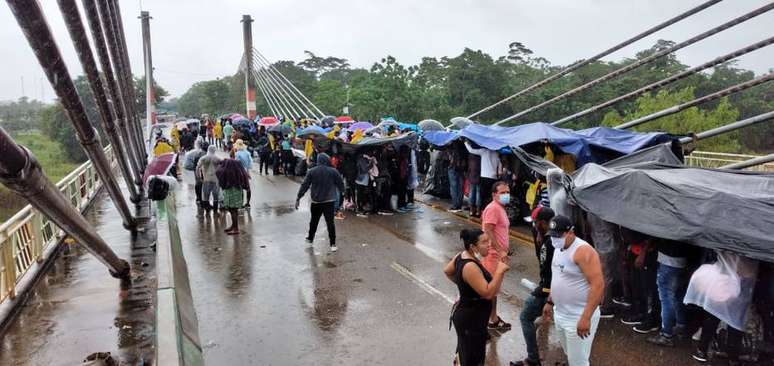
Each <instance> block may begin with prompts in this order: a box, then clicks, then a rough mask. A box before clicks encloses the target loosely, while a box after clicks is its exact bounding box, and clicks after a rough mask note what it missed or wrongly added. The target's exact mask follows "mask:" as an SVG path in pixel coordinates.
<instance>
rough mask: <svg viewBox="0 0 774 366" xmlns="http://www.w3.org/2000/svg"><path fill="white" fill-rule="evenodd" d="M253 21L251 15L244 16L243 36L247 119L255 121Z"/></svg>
mask: <svg viewBox="0 0 774 366" xmlns="http://www.w3.org/2000/svg"><path fill="white" fill-rule="evenodd" d="M252 23H253V19H252V18H251V17H250V16H249V15H242V36H243V38H244V44H245V70H246V71H245V102H246V104H247V118H249V119H250V120H253V119H255V116H256V115H257V114H258V112H257V111H256V110H255V109H256V107H255V79H254V77H253V75H252V72H251V71H252V70H253V25H252Z"/></svg>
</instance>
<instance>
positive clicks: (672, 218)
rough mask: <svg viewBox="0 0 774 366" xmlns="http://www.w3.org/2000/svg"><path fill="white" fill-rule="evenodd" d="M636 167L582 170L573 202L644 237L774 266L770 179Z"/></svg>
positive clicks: (731, 172) (576, 177)
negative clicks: (768, 263) (729, 252)
mask: <svg viewBox="0 0 774 366" xmlns="http://www.w3.org/2000/svg"><path fill="white" fill-rule="evenodd" d="M637 166H638V168H636V169H635V168H625V167H624V168H610V167H603V166H600V165H597V164H587V165H585V166H583V167H582V168H581V169H579V170H578V171H576V172H575V173H574V174H573V177H572V178H573V188H572V191H571V196H572V199H573V200H574V202H575V203H576V204H577V205H578V206H580V207H581V208H582V209H583V210H585V211H587V212H591V213H593V214H594V215H597V216H598V217H599V218H600V219H602V220H605V221H608V222H612V223H615V224H618V225H621V226H623V227H626V228H629V229H632V230H636V231H639V232H642V233H644V234H648V235H651V236H654V237H659V238H664V239H671V240H676V241H680V242H685V243H690V244H694V245H697V246H701V247H705V248H712V249H725V250H730V251H733V252H736V253H739V254H741V255H744V256H747V257H750V258H754V259H760V260H765V261H769V262H774V174H756V173H750V172H744V171H734V170H718V169H700V168H687V167H683V166H678V165H667V164H658V163H651V164H649V165H648V166H647V167H646V166H645V165H644V164H642V163H640V164H637Z"/></svg>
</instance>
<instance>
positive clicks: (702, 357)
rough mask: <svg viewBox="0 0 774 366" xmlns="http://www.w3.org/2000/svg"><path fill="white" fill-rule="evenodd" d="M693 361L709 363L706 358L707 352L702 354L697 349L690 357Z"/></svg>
mask: <svg viewBox="0 0 774 366" xmlns="http://www.w3.org/2000/svg"><path fill="white" fill-rule="evenodd" d="M691 357H693V359H694V360H696V361H699V362H707V361H709V357H707V352H704V351H702V350H700V349H697V350H696V351H695V352H694V353H693V354H692V355H691Z"/></svg>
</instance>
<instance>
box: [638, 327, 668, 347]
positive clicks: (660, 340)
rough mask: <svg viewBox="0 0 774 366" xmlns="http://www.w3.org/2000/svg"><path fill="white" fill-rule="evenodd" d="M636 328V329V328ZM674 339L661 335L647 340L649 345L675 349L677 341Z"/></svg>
mask: <svg viewBox="0 0 774 366" xmlns="http://www.w3.org/2000/svg"><path fill="white" fill-rule="evenodd" d="M635 328H636V327H635ZM672 338H673V337H667V336H665V335H663V334H661V333H659V334H658V335H655V336H653V337H650V338H648V339H647V341H648V343H653V344H655V345H658V346H663V347H674V346H675V340H674V339H672Z"/></svg>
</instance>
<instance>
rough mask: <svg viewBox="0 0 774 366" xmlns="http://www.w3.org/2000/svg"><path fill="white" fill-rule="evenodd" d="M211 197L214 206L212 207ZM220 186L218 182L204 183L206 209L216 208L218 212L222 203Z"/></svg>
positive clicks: (203, 195)
mask: <svg viewBox="0 0 774 366" xmlns="http://www.w3.org/2000/svg"><path fill="white" fill-rule="evenodd" d="M210 197H212V202H213V205H214V207H213V206H212V205H210ZM220 200H221V199H220V186H219V185H218V182H202V206H203V207H204V208H205V209H210V208H214V209H215V211H217V210H218V206H220V205H219V204H218V203H219V202H220Z"/></svg>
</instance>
